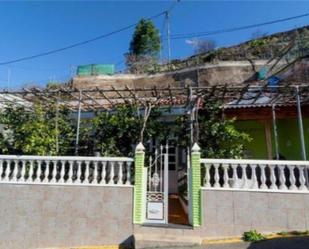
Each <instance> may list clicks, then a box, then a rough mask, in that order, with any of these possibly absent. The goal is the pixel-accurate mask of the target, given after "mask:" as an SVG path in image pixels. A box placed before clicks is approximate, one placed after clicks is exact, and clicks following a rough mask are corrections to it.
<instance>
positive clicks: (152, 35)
mask: <svg viewBox="0 0 309 249" xmlns="http://www.w3.org/2000/svg"><path fill="white" fill-rule="evenodd" d="M160 43H161V41H160V35H159V30H158V29H157V28H156V27H155V26H154V24H153V22H152V21H150V20H145V19H143V18H142V19H141V20H140V21H139V23H138V24H137V25H136V27H135V31H134V34H133V37H132V40H131V43H130V49H129V53H130V54H134V55H136V56H151V57H156V56H157V55H158V53H159V51H160Z"/></svg>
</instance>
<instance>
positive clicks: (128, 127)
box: [92, 105, 168, 156]
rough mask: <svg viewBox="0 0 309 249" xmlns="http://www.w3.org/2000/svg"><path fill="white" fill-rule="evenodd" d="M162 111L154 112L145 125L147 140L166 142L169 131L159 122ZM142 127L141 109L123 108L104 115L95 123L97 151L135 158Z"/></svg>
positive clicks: (156, 110) (105, 154)
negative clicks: (154, 139)
mask: <svg viewBox="0 0 309 249" xmlns="http://www.w3.org/2000/svg"><path fill="white" fill-rule="evenodd" d="M160 116H161V112H160V111H159V110H158V109H153V110H152V112H151V114H150V116H149V119H148V121H147V124H146V129H145V133H144V138H145V141H147V139H149V138H150V137H156V138H158V139H159V140H161V139H162V140H163V139H164V138H165V137H166V134H168V131H167V128H166V127H165V126H164V125H163V124H162V122H160V121H159V118H160ZM142 125H143V117H142V110H139V109H138V108H137V107H136V106H133V105H120V106H118V108H117V110H116V111H115V112H112V113H109V112H103V113H100V114H98V116H97V117H95V118H94V120H93V128H92V130H93V131H94V138H95V140H96V141H95V147H96V149H97V150H98V151H99V152H100V153H101V154H102V155H104V156H107V155H108V156H132V155H133V152H134V148H135V145H136V144H137V143H138V142H139V139H140V131H141V128H142Z"/></svg>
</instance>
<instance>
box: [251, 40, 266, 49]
mask: <svg viewBox="0 0 309 249" xmlns="http://www.w3.org/2000/svg"><path fill="white" fill-rule="evenodd" d="M249 45H250V47H251V48H257V47H261V46H265V45H267V40H266V39H258V40H252V41H250V42H249Z"/></svg>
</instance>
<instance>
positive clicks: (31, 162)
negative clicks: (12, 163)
mask: <svg viewBox="0 0 309 249" xmlns="http://www.w3.org/2000/svg"><path fill="white" fill-rule="evenodd" d="M29 163H30V165H29V167H30V168H29V175H28V178H27V181H30V182H32V181H33V172H34V164H33V160H30V162H29Z"/></svg>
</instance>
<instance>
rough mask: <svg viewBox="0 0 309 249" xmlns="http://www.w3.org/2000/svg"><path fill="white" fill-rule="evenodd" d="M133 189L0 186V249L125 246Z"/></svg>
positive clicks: (128, 240)
mask: <svg viewBox="0 0 309 249" xmlns="http://www.w3.org/2000/svg"><path fill="white" fill-rule="evenodd" d="M132 202H133V188H132V187H113V186H88V187H87V186H55V185H14V184H1V185H0V217H1V222H0V248H1V249H8V248H9V249H28V248H47V247H48V248H51V247H66V246H70V247H72V246H89V245H94V246H95V245H115V244H128V243H130V241H131V236H132V234H133V225H132V212H133V210H132V208H133V203H132Z"/></svg>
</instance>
